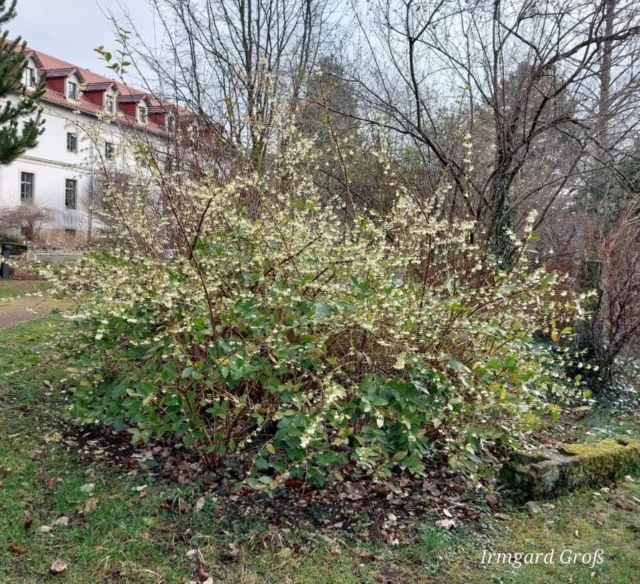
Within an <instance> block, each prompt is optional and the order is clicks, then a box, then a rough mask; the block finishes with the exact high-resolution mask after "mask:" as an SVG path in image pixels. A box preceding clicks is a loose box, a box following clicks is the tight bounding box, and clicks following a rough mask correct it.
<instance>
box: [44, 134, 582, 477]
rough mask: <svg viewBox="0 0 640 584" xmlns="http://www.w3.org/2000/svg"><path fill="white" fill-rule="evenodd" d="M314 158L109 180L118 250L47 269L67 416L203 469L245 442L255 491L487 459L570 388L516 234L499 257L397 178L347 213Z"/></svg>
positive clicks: (553, 302)
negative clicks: (57, 315)
mask: <svg viewBox="0 0 640 584" xmlns="http://www.w3.org/2000/svg"><path fill="white" fill-rule="evenodd" d="M311 164H313V148H312V146H311V143H310V142H307V141H304V140H302V139H297V140H293V139H291V140H290V146H289V147H288V148H287V149H286V151H285V152H283V153H282V155H280V156H279V158H278V159H277V160H275V161H274V170H273V174H265V176H257V175H255V174H251V173H247V174H246V175H243V176H237V177H236V178H235V179H234V180H231V181H229V182H226V183H225V184H218V183H217V182H216V181H215V180H214V179H213V178H212V177H210V176H209V177H207V176H205V177H204V178H203V179H201V180H198V181H194V180H190V179H188V178H187V177H185V176H183V175H166V174H162V173H161V171H160V170H158V168H157V167H152V170H153V173H154V175H153V178H152V180H151V181H150V182H148V183H147V184H146V185H145V186H140V185H138V186H133V185H134V184H135V181H131V182H130V186H128V187H127V188H123V187H122V184H120V185H119V186H118V187H117V188H115V187H114V188H113V191H112V192H109V193H108V197H107V198H110V199H112V200H113V201H114V203H115V204H114V205H113V206H112V209H113V210H112V215H111V217H110V219H109V225H110V226H111V234H112V235H113V234H114V233H117V235H118V242H119V243H118V245H117V247H115V248H112V249H108V250H104V251H101V252H95V253H93V254H92V255H90V256H88V257H86V258H85V259H83V260H82V261H81V263H79V264H77V265H73V266H66V267H62V268H59V269H57V270H56V272H55V274H52V277H53V278H54V279H55V285H56V286H57V288H58V290H59V291H60V292H62V293H64V294H67V295H74V296H76V297H78V298H79V299H80V301H81V308H80V309H79V310H78V311H77V312H76V313H74V314H71V315H69V317H68V318H69V319H70V320H71V323H72V326H70V327H67V328H65V332H64V333H63V337H62V338H61V342H62V343H63V346H64V347H67V348H68V350H69V351H70V352H71V353H73V354H74V356H75V357H76V360H77V364H76V375H75V387H76V388H75V393H76V405H75V408H74V411H75V413H76V414H77V415H78V416H80V417H82V418H85V419H87V420H95V419H100V420H103V421H105V422H107V423H109V424H111V425H113V426H114V427H116V428H118V429H124V428H127V429H129V431H130V432H131V433H132V434H133V437H134V440H149V439H152V438H159V437H170V438H171V439H174V440H180V441H181V442H182V443H183V444H184V446H186V447H187V448H191V449H194V450H195V451H197V452H198V453H199V454H200V456H201V458H202V460H203V462H204V463H205V464H207V465H210V466H216V465H219V464H221V463H222V462H223V461H224V460H225V459H226V458H227V457H233V456H238V455H241V454H242V455H245V456H247V455H249V454H250V455H251V456H252V457H253V458H252V459H253V462H254V464H253V465H252V469H251V471H250V476H248V478H247V480H248V482H249V484H251V485H252V486H254V487H256V488H263V487H269V486H275V485H276V484H278V482H279V481H281V480H283V479H286V478H288V477H295V478H301V479H304V480H306V481H309V482H312V483H322V482H323V481H324V480H325V478H326V477H327V476H338V477H339V476H340V472H339V470H340V468H341V467H342V466H343V465H345V464H347V463H349V462H350V461H352V460H354V461H356V462H357V464H359V465H361V466H362V467H364V468H366V469H369V470H370V472H372V473H376V474H385V473H389V472H391V471H392V470H393V469H394V467H400V468H403V469H409V470H410V471H412V472H422V471H423V470H424V468H425V465H426V464H428V461H429V458H430V457H431V456H433V455H434V454H439V455H444V456H446V457H448V460H449V462H450V464H451V465H452V466H454V467H458V468H462V469H466V470H467V471H469V472H471V473H479V472H482V471H484V470H486V469H490V468H491V467H492V465H493V464H494V462H495V458H494V454H495V452H497V451H499V450H500V449H501V448H502V449H504V448H509V447H511V446H516V445H517V443H518V442H519V441H520V440H521V439H522V437H523V436H524V435H526V433H527V432H530V431H531V430H532V429H533V428H535V427H536V425H537V424H538V423H539V421H540V420H543V419H547V418H549V417H551V416H555V415H557V414H558V412H559V404H561V403H562V402H563V400H565V399H566V398H569V397H570V396H571V395H572V393H573V389H572V386H571V383H570V382H569V381H568V380H567V379H566V378H565V377H564V374H563V371H562V367H561V366H559V361H560V359H561V358H562V355H563V351H562V350H561V349H560V348H559V346H560V345H559V344H557V341H558V340H560V337H561V336H562V335H566V334H567V331H560V330H559V329H558V328H556V323H561V322H569V321H570V320H571V318H572V314H573V311H574V310H575V306H574V302H573V301H572V300H570V299H569V298H568V297H565V296H564V295H563V294H562V277H560V276H559V275H558V274H554V273H548V272H547V271H546V270H545V269H544V266H537V265H534V263H533V262H532V261H531V259H530V255H531V254H529V253H528V238H529V237H530V235H531V233H530V230H529V231H527V233H526V234H525V237H524V239H518V238H517V237H516V236H515V235H513V236H512V238H513V242H514V246H515V247H516V249H517V254H516V255H515V257H514V259H513V261H512V262H511V263H510V264H509V267H508V268H504V267H501V265H500V264H499V263H498V262H497V260H496V259H495V258H494V257H492V256H491V255H489V254H488V253H486V252H485V251H483V249H482V248H481V247H480V246H478V245H476V244H473V243H470V242H471V241H473V238H472V237H471V233H472V232H473V231H474V229H475V226H474V224H473V223H472V222H466V221H452V220H451V219H450V218H449V217H448V216H447V215H446V214H445V213H444V209H443V205H442V199H443V197H444V194H445V193H439V194H438V196H436V197H435V198H433V199H432V200H424V199H421V198H419V197H418V196H417V195H415V194H414V193H413V192H411V190H410V189H409V188H406V187H402V186H398V187H397V196H396V203H395V206H394V208H393V210H392V212H391V213H390V214H389V215H388V216H384V217H381V216H376V215H375V214H372V213H366V212H362V213H358V212H355V211H351V212H350V213H346V212H345V207H344V205H343V204H342V202H341V201H336V200H330V201H326V200H323V198H322V197H321V196H320V195H319V194H318V192H317V191H316V187H315V186H314V185H313V183H312V181H311V179H310V178H309V176H310V173H309V172H305V170H306V169H308V168H309V165H311ZM247 193H254V194H256V193H257V194H258V196H259V204H258V205H257V206H256V205H253V208H250V205H248V204H247ZM254 198H255V197H254ZM169 247H170V248H171V249H170V250H168V248H169ZM534 333H535V334H545V335H546V336H547V338H549V337H551V338H552V339H553V341H555V343H554V342H551V341H549V342H548V343H537V342H535V341H534Z"/></svg>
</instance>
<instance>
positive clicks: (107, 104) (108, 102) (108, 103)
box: [104, 94, 116, 115]
mask: <svg viewBox="0 0 640 584" xmlns="http://www.w3.org/2000/svg"><path fill="white" fill-rule="evenodd" d="M104 111H105V112H107V113H108V114H111V115H113V114H115V112H116V100H115V97H114V96H113V95H111V94H107V95H106V96H105V98H104Z"/></svg>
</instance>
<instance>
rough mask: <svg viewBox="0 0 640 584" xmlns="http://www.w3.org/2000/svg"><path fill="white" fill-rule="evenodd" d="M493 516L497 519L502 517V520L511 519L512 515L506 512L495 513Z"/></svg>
mask: <svg viewBox="0 0 640 584" xmlns="http://www.w3.org/2000/svg"><path fill="white" fill-rule="evenodd" d="M493 516H494V517H495V518H496V519H500V520H501V521H509V519H511V517H509V516H508V515H507V514H506V513H494V514H493Z"/></svg>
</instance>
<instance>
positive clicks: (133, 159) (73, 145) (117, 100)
mask: <svg viewBox="0 0 640 584" xmlns="http://www.w3.org/2000/svg"><path fill="white" fill-rule="evenodd" d="M28 55H29V67H28V69H27V70H26V71H25V75H24V77H23V82H24V83H25V85H26V86H27V87H35V86H36V84H37V83H38V79H39V77H40V76H41V75H43V74H45V73H46V92H45V94H44V96H43V98H42V100H41V103H42V107H43V118H44V120H45V126H44V128H45V131H44V133H43V134H42V135H41V136H40V137H39V140H38V146H36V147H35V148H33V149H31V150H28V151H27V152H26V153H25V154H24V155H23V156H21V157H19V158H18V159H17V160H15V161H14V162H13V163H11V164H9V165H7V166H3V167H0V213H2V212H3V211H4V212H6V211H7V210H10V209H14V208H15V207H16V206H18V205H25V204H28V205H32V206H33V208H40V209H46V210H47V214H48V215H49V216H50V220H48V221H47V224H46V228H45V229H46V230H47V231H49V232H57V233H60V234H66V235H67V236H71V237H83V236H86V235H87V234H89V233H90V232H91V230H92V228H95V227H96V224H95V220H94V219H93V214H92V212H91V200H92V197H93V193H94V192H95V188H96V183H97V181H99V177H100V176H102V174H103V172H104V171H105V170H108V171H115V172H120V173H131V172H132V169H133V167H134V166H136V165H139V164H144V161H141V160H139V159H138V157H137V153H136V150H141V149H137V147H136V145H144V146H145V149H146V151H149V150H148V149H149V147H151V148H153V149H154V151H157V152H158V153H159V156H162V155H163V153H166V152H167V151H168V142H169V140H168V136H169V125H170V124H171V123H172V119H173V109H172V106H170V105H166V104H163V103H161V102H159V101H158V100H157V99H155V98H153V97H151V96H148V95H145V94H144V93H143V92H141V91H139V90H135V89H133V88H130V87H128V86H126V85H124V84H122V83H118V82H115V81H113V80H110V79H107V78H106V77H102V76H100V75H97V74H95V73H92V72H91V71H88V70H83V69H81V68H79V67H76V66H74V65H71V64H69V63H66V62H63V61H60V60H58V59H55V58H53V57H50V56H48V55H45V54H43V53H39V52H37V51H29V52H28ZM14 99H18V97H17V96H16V97H15V98H14Z"/></svg>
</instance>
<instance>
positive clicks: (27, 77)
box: [22, 67, 36, 87]
mask: <svg viewBox="0 0 640 584" xmlns="http://www.w3.org/2000/svg"><path fill="white" fill-rule="evenodd" d="M22 84H23V85H24V86H25V87H35V86H36V72H35V70H34V69H32V68H31V67H26V68H25V69H24V71H23V72H22Z"/></svg>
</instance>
